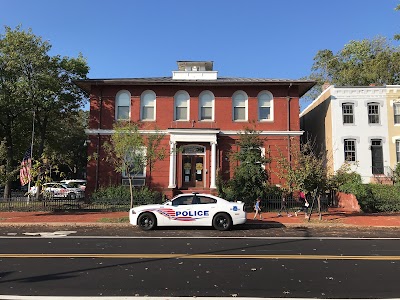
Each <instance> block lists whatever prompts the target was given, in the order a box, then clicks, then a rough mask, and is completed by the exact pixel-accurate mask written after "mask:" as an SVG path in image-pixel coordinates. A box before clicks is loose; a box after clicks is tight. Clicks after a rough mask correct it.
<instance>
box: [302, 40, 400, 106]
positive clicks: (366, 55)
mask: <svg viewBox="0 0 400 300" xmlns="http://www.w3.org/2000/svg"><path fill="white" fill-rule="evenodd" d="M311 71H312V72H311V74H310V76H309V77H308V79H311V80H315V81H317V85H316V86H315V87H314V88H313V89H312V90H310V91H309V92H308V93H307V94H306V95H305V96H304V97H303V100H304V99H315V98H316V95H318V94H319V93H321V87H322V85H323V84H324V83H325V82H328V83H330V84H334V85H339V86H369V85H370V84H375V85H385V84H400V47H398V46H397V47H394V46H391V45H390V44H389V43H388V42H387V40H386V38H384V37H376V38H373V39H371V40H369V39H364V40H361V41H350V42H349V43H348V44H347V45H345V46H344V47H343V49H342V50H339V51H338V52H337V53H336V54H334V53H333V52H332V51H331V50H329V49H324V50H320V51H318V52H317V54H316V55H315V57H314V64H313V66H312V70H311Z"/></svg>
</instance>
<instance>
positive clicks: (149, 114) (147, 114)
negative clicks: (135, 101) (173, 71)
mask: <svg viewBox="0 0 400 300" xmlns="http://www.w3.org/2000/svg"><path fill="white" fill-rule="evenodd" d="M140 107H141V119H142V120H143V121H154V120H155V119H156V94H155V93H154V92H153V91H144V92H143V93H142V95H141V97H140Z"/></svg>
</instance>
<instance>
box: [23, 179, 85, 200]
mask: <svg viewBox="0 0 400 300" xmlns="http://www.w3.org/2000/svg"><path fill="white" fill-rule="evenodd" d="M36 193H37V187H36V186H33V187H31V189H30V192H29V194H30V195H31V196H35V195H36ZM42 193H43V195H44V196H49V197H51V198H63V199H71V200H75V199H81V198H84V197H85V193H84V191H82V189H80V188H74V187H70V186H68V185H67V184H65V183H61V182H49V183H45V184H43V185H42Z"/></svg>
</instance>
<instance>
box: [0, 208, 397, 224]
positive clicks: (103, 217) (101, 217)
mask: <svg viewBox="0 0 400 300" xmlns="http://www.w3.org/2000/svg"><path fill="white" fill-rule="evenodd" d="M253 215H254V213H248V214H247V219H248V223H249V224H252V223H259V222H262V223H264V224H268V223H269V222H270V223H271V224H276V223H281V224H283V225H286V226H305V227H306V226H324V225H325V226H361V227H368V226H372V227H400V213H373V214H372V213H371V214H366V213H359V212H352V211H348V210H343V209H340V208H330V209H329V211H328V212H323V213H322V220H321V221H320V220H319V218H318V214H317V213H313V214H312V216H311V220H310V222H308V219H305V218H304V214H300V215H299V216H297V217H296V216H295V215H293V216H292V217H288V216H287V215H286V214H283V216H281V217H280V216H278V215H277V213H270V212H268V213H263V219H262V220H258V219H257V220H253ZM127 217H128V212H82V211H76V212H74V211H69V212H0V226H9V225H17V224H19V225H22V224H34V225H39V224H43V225H50V224H76V225H79V224H83V225H85V224H86V225H88V224H91V225H92V226H95V225H99V226H100V225H102V224H103V225H104V224H114V225H116V226H117V225H120V226H125V225H129V223H128V218H127Z"/></svg>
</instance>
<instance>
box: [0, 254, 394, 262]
mask: <svg viewBox="0 0 400 300" xmlns="http://www.w3.org/2000/svg"><path fill="white" fill-rule="evenodd" d="M1 258H104V259H107V258H110V259H111V258H119V259H286V260H288V259H290V260H384V261H393V260H396V261H397V260H400V256H398V255H394V256H389V255H387V256H386V255H385V256H374V255H306V254H304V255H303V254H292V255H280V254H268V255H263V254H261V255H257V254H184V253H181V254H148V253H141V254H140V253H138V254H123V253H117V254H99V253H38V254H35V253H25V254H17V253H3V254H0V259H1Z"/></svg>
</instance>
